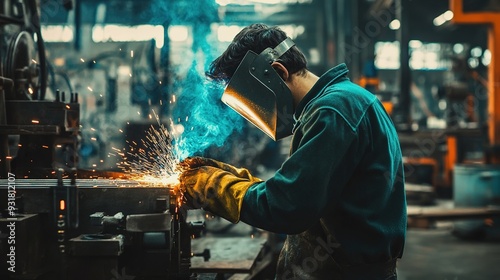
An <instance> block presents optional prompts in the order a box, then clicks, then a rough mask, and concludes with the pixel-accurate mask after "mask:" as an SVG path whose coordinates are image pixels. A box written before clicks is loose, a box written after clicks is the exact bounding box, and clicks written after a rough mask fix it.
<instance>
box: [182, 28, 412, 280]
mask: <svg viewBox="0 0 500 280" xmlns="http://www.w3.org/2000/svg"><path fill="white" fill-rule="evenodd" d="M206 74H207V76H208V77H209V78H210V79H212V80H214V82H223V83H225V90H224V93H223V95H222V101H223V102H224V103H226V104H227V105H228V106H230V107H231V108H232V109H234V110H235V111H236V112H238V113H240V114H241V115H242V116H243V117H245V118H246V119H247V120H248V121H250V122H251V123H253V124H254V125H255V126H257V127H258V128H260V129H261V130H262V131H263V132H264V133H266V134H267V135H268V136H270V137H271V138H273V139H274V140H279V139H282V138H284V137H286V136H289V135H292V134H293V136H292V139H291V151H290V155H289V157H288V159H287V160H286V161H285V162H284V163H283V164H282V166H281V167H280V168H279V169H278V170H277V171H276V172H275V174H274V175H273V176H272V177H271V178H269V179H267V180H261V179H259V178H256V177H255V176H253V175H252V174H250V172H249V171H248V170H247V169H245V168H236V167H234V166H231V165H229V164H227V163H223V162H220V161H217V160H215V159H210V158H202V157H193V158H188V159H186V160H184V161H183V162H182V164H181V165H182V166H183V167H184V169H185V171H184V172H183V173H182V174H181V176H180V181H181V184H180V187H181V188H182V190H183V191H184V192H185V196H186V198H187V201H188V203H189V204H191V205H192V206H193V207H197V208H203V209H205V210H207V211H210V212H212V213H213V214H216V215H219V216H221V217H223V218H225V219H227V220H229V221H231V222H233V223H237V222H238V221H242V222H245V223H247V224H249V225H252V226H255V227H258V228H261V229H264V230H267V231H271V232H276V233H282V234H286V235H287V238H286V241H285V243H284V246H283V248H282V250H281V254H280V256H279V260H278V266H277V269H276V279H397V274H396V262H397V260H398V259H399V258H400V257H401V256H402V253H403V246H404V243H405V235H406V198H405V191H404V174H403V161H402V155H401V149H400V145H399V141H398V137H397V132H396V130H395V128H394V126H393V123H392V121H391V119H390V117H389V116H388V114H387V113H386V111H385V110H384V107H383V106H382V104H381V102H380V101H379V100H378V99H377V97H376V96H374V95H373V94H372V93H370V92H368V91H366V90H365V89H363V88H361V87H359V86H358V85H356V84H354V83H352V82H351V81H350V79H349V78H348V69H347V66H346V65H345V64H343V63H342V64H339V65H337V66H335V67H334V68H332V69H330V70H328V71H327V72H326V73H324V74H323V75H321V76H320V77H318V76H316V75H315V74H313V73H312V72H311V71H310V70H308V68H307V62H306V59H305V56H304V54H303V53H302V52H301V51H300V50H299V49H298V48H297V46H295V43H294V42H293V40H292V39H290V38H289V37H287V35H286V33H284V32H283V31H282V30H280V29H279V28H278V27H270V26H267V25H264V24H252V25H249V26H247V27H245V28H244V29H243V30H242V31H240V32H239V33H238V34H237V35H236V36H235V38H234V40H233V41H232V42H231V43H230V45H229V46H228V48H227V49H226V50H225V51H224V52H223V53H222V55H221V56H220V57H218V58H217V59H215V60H214V61H213V62H212V63H211V65H210V68H209V70H208V71H207V73H206Z"/></svg>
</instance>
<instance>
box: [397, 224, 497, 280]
mask: <svg viewBox="0 0 500 280" xmlns="http://www.w3.org/2000/svg"><path fill="white" fill-rule="evenodd" d="M422 279H426V280H434V279H436V280H485V279H500V242H498V241H496V242H495V241H468V240H463V239H459V238H457V237H455V236H454V235H453V234H452V233H451V228H449V227H444V228H438V229H410V230H409V231H408V234H407V241H406V245H405V253H404V256H403V258H402V259H401V260H400V261H399V263H398V280H422Z"/></svg>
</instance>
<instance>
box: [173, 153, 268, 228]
mask: <svg viewBox="0 0 500 280" xmlns="http://www.w3.org/2000/svg"><path fill="white" fill-rule="evenodd" d="M181 167H182V169H183V170H184V171H183V172H182V174H181V175H180V177H179V179H180V188H181V190H182V191H183V192H184V196H185V197H186V199H187V202H188V203H189V204H191V206H192V207H194V208H203V209H204V210H207V211H209V212H211V213H213V214H215V215H217V216H220V217H222V218H224V219H226V220H228V221H230V222H232V223H237V222H238V221H239V220H240V211H241V205H242V204H243V197H244V196H245V193H246V192H247V190H248V188H250V186H251V185H253V184H255V183H257V182H262V180H260V179H259V178H256V177H254V176H252V175H251V174H250V172H249V171H248V170H247V169H245V168H236V167H234V166H231V165H229V164H226V163H222V162H219V161H216V160H213V159H207V158H200V157H196V158H188V159H186V160H184V161H183V162H182V163H181Z"/></svg>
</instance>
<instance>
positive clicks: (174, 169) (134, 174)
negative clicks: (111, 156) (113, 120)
mask: <svg viewBox="0 0 500 280" xmlns="http://www.w3.org/2000/svg"><path fill="white" fill-rule="evenodd" d="M153 115H154V117H155V118H156V121H157V123H158V128H155V127H154V126H153V125H151V126H150V127H149V129H148V131H147V134H146V138H145V139H142V140H141V144H142V146H143V147H139V146H138V144H137V143H136V142H134V141H132V143H128V144H129V151H122V150H120V149H117V148H113V150H114V151H115V153H116V154H117V155H118V156H121V157H122V159H123V161H122V162H120V163H118V167H119V168H120V169H121V170H123V171H124V172H125V173H127V174H128V175H129V176H130V179H132V180H135V181H138V182H142V183H145V184H148V185H154V186H159V187H175V186H176V185H178V176H179V173H180V170H179V167H178V166H179V158H178V157H177V156H176V153H175V147H174V146H173V145H172V135H171V134H170V133H169V132H168V130H167V129H166V128H165V126H164V125H163V124H162V123H161V122H160V118H159V117H158V115H157V114H156V113H155V112H154V111H153Z"/></svg>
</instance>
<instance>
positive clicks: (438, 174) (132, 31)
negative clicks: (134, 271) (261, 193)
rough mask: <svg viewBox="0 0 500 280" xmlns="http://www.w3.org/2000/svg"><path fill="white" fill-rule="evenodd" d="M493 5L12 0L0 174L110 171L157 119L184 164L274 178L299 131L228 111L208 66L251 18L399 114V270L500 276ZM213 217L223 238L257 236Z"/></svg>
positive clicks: (435, 275) (5, 17)
mask: <svg viewBox="0 0 500 280" xmlns="http://www.w3.org/2000/svg"><path fill="white" fill-rule="evenodd" d="M499 12H500V1H498V0H450V1H447V0H419V1H416V0H414V1H412V0H352V1H347V0H241V1H236V0H191V1H188V0H141V1H139V0H36V1H35V0H4V1H2V3H0V61H1V67H0V70H1V72H0V78H1V80H0V81H1V83H0V89H1V90H0V91H2V92H3V93H2V97H3V98H1V100H0V101H1V104H0V108H1V109H2V115H0V138H1V139H0V144H1V145H0V146H1V151H0V153H1V154H0V158H1V160H0V169H1V170H0V171H1V172H2V174H1V177H2V178H8V177H9V176H8V174H15V175H16V178H17V179H20V178H25V179H32V181H28V183H26V185H27V186H28V187H33V186H38V185H43V184H45V183H41V182H43V181H40V180H41V179H57V178H58V177H59V178H64V179H68V178H73V179H75V178H76V179H113V180H115V179H118V178H121V177H122V175H123V173H122V172H123V171H124V170H123V168H122V167H123V162H124V161H125V162H126V161H127V160H130V158H131V157H133V156H131V155H130V153H131V154H134V152H135V153H136V154H137V153H139V154H146V155H148V156H150V155H151V154H148V151H151V150H154V147H155V145H156V147H157V146H158V145H157V144H158V143H157V142H154V141H153V142H154V143H151V141H150V139H151V135H150V134H148V131H149V129H150V128H154V129H155V130H157V131H160V132H161V133H160V134H162V135H163V134H165V133H166V132H165V131H168V133H166V134H165V135H166V136H165V137H167V138H168V140H169V141H170V140H171V141H173V143H174V144H175V152H176V153H175V156H174V157H176V158H177V159H179V158H180V159H182V158H185V157H187V156H194V155H201V156H206V157H213V158H216V159H219V160H222V161H225V162H228V163H230V164H233V165H235V166H242V167H246V168H248V169H250V170H251V171H252V172H253V173H254V174H256V175H257V176H259V177H261V178H263V179H266V178H268V177H270V176H272V175H273V174H274V172H275V170H277V169H278V168H279V167H280V166H281V163H282V162H283V161H284V160H285V159H286V158H287V156H288V152H289V143H290V138H286V139H283V140H281V141H278V142H274V141H272V140H271V139H269V138H268V137H267V136H266V135H265V134H263V133H262V132H261V131H260V130H258V129H257V128H255V127H253V126H252V125H251V124H249V123H248V122H246V121H245V120H244V119H242V118H241V117H240V116H239V115H237V114H236V113H234V112H233V111H231V110H230V109H229V108H228V107H226V106H225V105H221V103H220V102H219V100H220V96H221V94H222V90H223V89H222V88H221V87H220V86H217V85H214V84H211V83H209V82H208V81H207V80H206V79H205V77H204V72H205V71H206V70H207V69H208V67H209V64H210V62H211V61H212V60H213V59H215V58H216V57H217V56H218V55H220V54H221V53H222V52H223V51H224V50H225V48H226V47H227V46H228V45H229V43H230V42H231V40H232V39H233V37H234V36H235V35H236V34H237V33H238V32H239V31H240V30H241V29H242V28H243V27H245V26H247V25H249V24H252V23H265V24H267V25H277V26H279V27H280V28H281V29H282V30H284V31H285V32H286V33H287V34H288V35H289V37H291V38H292V39H293V40H294V41H295V43H296V45H297V46H298V47H299V49H300V50H301V51H302V52H303V53H304V54H305V55H306V58H307V60H308V67H309V69H310V70H311V71H312V72H313V73H315V74H317V75H318V76H319V75H321V74H323V73H324V72H326V71H327V70H328V69H330V68H332V67H334V66H336V65H337V64H340V63H346V64H347V66H348V68H349V70H350V71H349V74H348V75H349V78H350V79H351V80H352V81H353V82H355V83H357V84H359V85H361V86H363V87H365V88H366V89H368V90H369V91H370V92H372V93H373V94H374V95H376V96H377V97H378V98H379V99H380V100H381V101H382V103H383V104H384V106H385V108H386V110H387V111H388V112H389V114H390V115H391V118H392V120H393V122H394V124H395V126H396V128H397V130H398V133H399V137H400V142H401V147H402V150H403V155H404V163H405V172H406V183H407V198H408V203H409V207H408V215H409V225H408V226H409V236H408V245H407V249H406V253H405V257H404V258H403V259H402V261H401V263H400V265H399V268H398V270H399V272H400V278H401V279H495V277H498V275H500V270H499V268H498V266H497V265H496V264H497V263H498V262H500V259H499V256H500V254H499V253H500V246H499V243H498V240H500V238H499V237H500V226H499V223H500V219H499V215H500V213H499V212H500V210H499V207H500V167H499V165H498V164H499V163H500V101H499V100H498V98H499V97H498V96H499V94H500V89H499V86H500V81H499V79H500V74H499V72H498V71H500V70H499V69H498V67H499V66H500V65H499V62H498V61H499V60H495V51H496V52H498V51H500V39H499V38H500V33H499V32H500V19H499V18H500V15H499ZM162 126H163V127H162ZM148 137H149V138H148ZM162 139H163V138H162ZM164 140H165V139H164ZM155 141H156V140H155ZM145 151H146V152H145ZM129 152H130V153H129ZM127 157H129V158H128V159H127ZM152 157H161V156H160V155H159V154H158V153H154V152H153V156H152ZM150 159H151V160H152V161H153V162H154V164H156V167H158V165H160V168H164V166H163V165H161V163H159V162H160V161H159V160H157V159H155V158H151V157H150ZM141 170H144V169H140V170H139V172H140V171H141ZM108 183H109V182H108V181H106V182H104V183H102V184H103V185H107V184H108ZM51 184H52V183H51ZM51 184H49V185H51ZM82 184H83V185H86V183H82ZM89 185H92V184H89ZM51 186H52V185H51ZM2 197H3V196H2ZM128 198H129V196H127V197H124V198H123V199H125V200H126V199H128ZM5 202H6V200H5V201H2V203H5ZM26 204H29V203H28V202H26ZM2 206H3V205H2ZM37 207H38V205H37V204H36V205H35V206H32V207H31V208H30V207H28V208H29V209H32V212H37V209H38V208H37ZM75 207H77V208H78V207H82V206H75ZM89 207H94V206H89ZM120 207H122V206H120ZM94 208H95V210H97V208H99V207H94ZM94 208H92V209H93V210H94ZM125 208H126V207H125ZM114 210H121V208H120V209H118V208H117V209H114ZM114 210H109V211H114ZM89 211H90V210H89ZM141 211H146V210H144V209H142V210H141ZM113 214H114V213H113ZM200 215H201V217H204V213H201V214H200ZM207 217H208V216H207ZM209 220H210V221H207V225H208V226H210V225H211V226H212V229H213V230H214V232H217V231H221V232H223V233H224V234H229V235H231V234H232V235H243V236H246V237H248V235H250V234H251V236H252V238H253V237H254V235H255V234H257V233H259V234H262V232H261V231H259V230H257V229H254V228H251V227H247V226H246V225H239V226H233V225H229V224H227V223H225V221H222V220H220V219H217V218H213V217H212V218H210V219H209ZM210 223H211V224H210ZM75 228H76V226H75ZM228 232H229V233H228ZM266 238H267V237H266ZM273 240H274V241H273V242H275V243H271V244H275V246H276V247H273V248H272V249H271V250H270V251H271V252H275V250H276V248H279V246H280V244H282V243H281V242H282V236H277V237H276V236H274V237H273ZM259 248H260V247H259ZM27 270H29V269H27ZM270 270H271V271H269V269H268V270H264V271H265V272H267V273H268V274H269V275H272V269H270ZM226 272H227V271H226ZM219 274H220V273H219ZM226 274H227V273H226ZM249 275H252V273H250V274H249ZM255 275H259V274H255V273H254V274H253V277H257V278H255V279H265V277H264V276H262V274H260V275H259V276H255ZM264 275H266V274H264ZM108 276H109V275H108ZM233 276H234V275H233ZM106 277H107V276H106ZM259 277H264V278H259ZM228 278H229V277H228ZM250 278H251V277H250V276H248V275H247V279H250ZM14 279H17V278H14ZM29 279H31V278H29ZM32 279H37V278H36V277H35V278H32ZM89 279H90V278H89ZM96 279H97V278H96ZM107 279H109V277H108V278H107ZM218 279H219V278H218ZM232 279H240V278H232ZM241 279H245V278H241Z"/></svg>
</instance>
